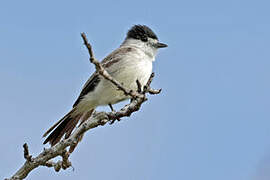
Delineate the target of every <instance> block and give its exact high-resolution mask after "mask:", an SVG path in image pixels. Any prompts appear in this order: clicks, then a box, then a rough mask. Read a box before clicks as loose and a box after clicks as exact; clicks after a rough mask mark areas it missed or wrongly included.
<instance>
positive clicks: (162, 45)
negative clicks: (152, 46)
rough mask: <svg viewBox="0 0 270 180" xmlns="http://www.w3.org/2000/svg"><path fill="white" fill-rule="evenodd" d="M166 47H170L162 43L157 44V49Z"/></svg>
mask: <svg viewBox="0 0 270 180" xmlns="http://www.w3.org/2000/svg"><path fill="white" fill-rule="evenodd" d="M165 47H168V45H167V44H164V43H160V42H159V43H157V48H165Z"/></svg>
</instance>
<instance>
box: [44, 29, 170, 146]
mask: <svg viewBox="0 0 270 180" xmlns="http://www.w3.org/2000/svg"><path fill="white" fill-rule="evenodd" d="M165 47H167V45H166V44H163V43H160V42H159V41H158V37H157V36H156V34H155V33H154V32H153V31H152V30H151V29H150V28H149V27H147V26H145V25H134V26H133V27H132V28H131V29H130V30H129V31H128V33H127V35H126V38H125V40H124V42H123V43H122V44H121V45H120V47H119V48H118V49H116V50H114V51H113V52H112V53H111V54H109V55H108V56H107V57H106V58H105V59H103V61H102V62H101V64H102V66H103V67H104V68H105V69H106V71H107V72H108V73H109V74H110V75H111V76H112V77H113V78H114V79H115V80H117V81H118V82H119V83H122V84H123V86H124V87H125V88H127V89H130V90H137V83H136V80H138V81H139V82H140V84H141V85H142V87H143V86H144V85H146V83H147V81H148V79H149V77H150V75H151V73H152V63H153V61H154V60H155V57H156V54H157V50H158V49H159V48H165ZM128 98H130V97H129V96H126V95H125V94H124V93H123V92H122V91H119V90H118V89H117V88H116V86H115V85H113V84H112V83H111V82H110V81H108V80H106V79H104V78H103V77H102V76H101V75H99V74H98V73H97V72H95V73H93V74H92V76H91V77H90V78H89V79H88V80H87V82H86V83H85V85H84V86H83V88H82V91H81V93H80V95H79V97H78V99H77V100H76V101H75V103H74V105H73V108H72V110H71V111H70V112H69V113H68V114H66V115H65V116H64V117H63V118H62V119H60V120H59V121H58V122H57V123H55V124H54V125H53V126H52V127H51V128H50V129H49V130H48V131H47V132H45V134H44V135H43V137H46V136H47V135H48V134H49V133H50V135H49V136H48V137H47V139H46V140H45V141H44V144H46V143H47V142H49V143H50V144H51V145H52V146H53V145H55V144H56V143H57V142H59V141H60V140H61V138H62V137H63V136H64V135H65V138H68V137H69V136H70V134H71V133H72V131H73V129H74V128H75V127H76V125H77V124H78V122H79V121H80V122H81V123H82V122H84V121H85V120H87V119H88V118H89V117H90V116H91V114H92V112H93V111H94V109H95V108H96V107H97V106H101V105H110V106H111V104H115V103H118V102H120V101H123V100H126V99H128Z"/></svg>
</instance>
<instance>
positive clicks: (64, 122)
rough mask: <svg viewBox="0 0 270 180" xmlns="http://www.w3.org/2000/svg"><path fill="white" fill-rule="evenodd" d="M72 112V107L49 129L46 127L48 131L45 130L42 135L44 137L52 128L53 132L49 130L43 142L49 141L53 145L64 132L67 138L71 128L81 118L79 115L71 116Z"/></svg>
mask: <svg viewBox="0 0 270 180" xmlns="http://www.w3.org/2000/svg"><path fill="white" fill-rule="evenodd" d="M73 112H74V109H72V110H71V111H70V112H69V113H68V114H67V115H65V116H64V117H63V118H62V119H60V120H59V121H58V122H57V123H55V124H54V125H53V126H52V127H51V128H50V129H48V131H46V132H45V134H44V135H43V137H46V136H47V135H48V134H49V133H50V132H51V131H52V130H53V132H51V134H50V135H49V136H48V137H47V139H46V140H45V141H44V142H43V144H46V143H47V142H49V143H50V144H51V145H52V146H53V145H55V144H56V143H58V142H59V141H60V140H61V138H62V137H63V135H64V134H65V138H68V137H69V136H70V134H71V132H72V130H73V129H74V128H75V126H76V125H77V123H78V121H79V120H80V118H81V115H76V116H73V115H72V114H73Z"/></svg>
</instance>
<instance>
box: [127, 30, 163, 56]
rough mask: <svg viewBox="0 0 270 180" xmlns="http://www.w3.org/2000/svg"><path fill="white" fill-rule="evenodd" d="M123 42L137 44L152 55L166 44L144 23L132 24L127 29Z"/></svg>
mask: <svg viewBox="0 0 270 180" xmlns="http://www.w3.org/2000/svg"><path fill="white" fill-rule="evenodd" d="M123 44H128V45H134V46H138V47H139V48H143V49H144V50H145V51H147V52H149V53H151V54H153V55H154V56H155V55H156V52H157V50H158V49H159V48H165V47H167V46H168V45H167V44H164V43H161V42H159V40H158V37H157V35H156V34H155V33H154V32H153V31H152V30H151V29H150V28H149V27H147V26H146V25H134V26H133V27H132V28H131V29H130V30H129V31H128V33H127V36H126V39H125V41H124V43H123Z"/></svg>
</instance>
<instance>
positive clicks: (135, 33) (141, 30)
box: [127, 25, 158, 42]
mask: <svg viewBox="0 0 270 180" xmlns="http://www.w3.org/2000/svg"><path fill="white" fill-rule="evenodd" d="M148 37H149V38H152V39H156V40H158V37H157V35H156V34H155V33H154V32H153V31H152V30H151V29H150V28H149V27H147V26H146V25H135V26H133V27H132V28H131V29H130V30H129V31H128V33H127V38H134V39H140V40H142V41H144V42H146V41H147V38H148Z"/></svg>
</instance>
